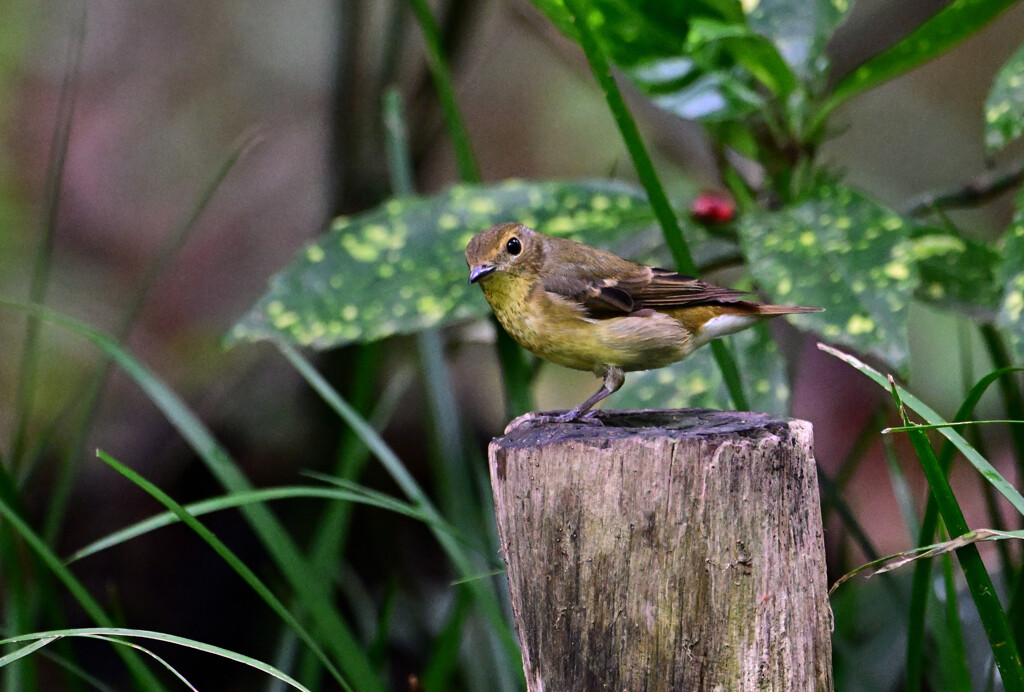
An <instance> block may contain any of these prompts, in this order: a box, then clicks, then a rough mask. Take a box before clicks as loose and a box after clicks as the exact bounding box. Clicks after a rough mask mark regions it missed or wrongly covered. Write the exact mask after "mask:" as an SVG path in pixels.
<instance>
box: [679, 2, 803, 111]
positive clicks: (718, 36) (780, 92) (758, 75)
mask: <svg viewBox="0 0 1024 692" xmlns="http://www.w3.org/2000/svg"><path fill="white" fill-rule="evenodd" d="M686 51H687V53H688V54H691V55H697V56H701V60H702V61H703V62H705V63H706V64H707V67H708V68H711V67H712V65H713V64H714V63H715V62H725V63H726V64H728V62H729V60H728V59H731V60H732V61H735V62H736V63H737V64H739V65H742V66H743V68H744V69H746V70H747V72H749V73H750V74H751V75H752V76H753V77H754V78H755V79H756V80H757V81H758V82H760V83H761V84H762V85H763V86H764V87H766V88H767V89H768V90H769V91H771V92H772V93H773V94H775V95H776V96H780V97H784V96H786V95H787V94H789V93H790V92H791V91H793V88H794V87H795V86H796V78H795V77H794V76H793V72H792V70H790V69H789V66H788V65H787V64H786V62H785V61H784V60H783V59H782V56H781V55H779V52H778V50H776V48H775V45H774V44H772V42H771V41H769V40H768V39H766V38H765V37H764V36H761V35H760V34H757V33H755V32H753V31H751V30H750V28H749V27H748V26H746V25H745V24H727V23H724V22H719V21H714V20H709V19H703V18H698V19H695V20H694V21H693V23H692V24H691V26H690V33H689V35H688V36H687V37H686ZM720 55H721V57H720ZM723 58H726V59H723ZM709 71H710V69H709Z"/></svg>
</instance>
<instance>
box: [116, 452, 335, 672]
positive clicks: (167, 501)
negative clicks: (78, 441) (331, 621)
mask: <svg viewBox="0 0 1024 692" xmlns="http://www.w3.org/2000/svg"><path fill="white" fill-rule="evenodd" d="M96 456H98V457H99V458H100V459H102V460H103V461H104V462H105V463H106V464H107V465H108V466H110V467H111V468H113V469H114V470H115V471H117V472H118V473H120V474H121V475H122V476H124V477H125V478H127V479H128V480H130V481H131V482H132V483H134V484H135V485H137V486H139V487H140V488H142V489H143V490H144V491H146V493H148V494H149V495H150V496H152V497H153V498H154V499H155V500H156V501H157V502H159V503H160V504H162V505H163V506H164V507H166V508H167V509H168V510H170V511H171V513H172V514H174V515H175V516H176V517H177V518H178V520H179V521H181V522H184V523H185V525H186V526H188V527H189V528H190V529H192V530H193V531H194V532H195V533H196V534H198V536H199V537H200V538H202V539H203V540H204V541H205V542H206V544H207V545H209V546H210V547H211V548H213V550H214V552H215V553H217V556H218V557H220V559H221V560H223V561H224V562H226V563H227V564H228V566H229V567H230V568H231V569H233V570H234V571H235V573H236V574H238V576H240V577H241V578H242V580H243V581H245V583H246V584H248V585H249V587H250V588H251V589H252V590H253V591H255V592H256V594H257V595H258V596H259V597H260V598H262V599H263V602H264V603H266V604H267V605H268V606H270V609H271V610H273V611H274V612H275V613H277V615H278V617H280V618H281V619H282V620H284V622H285V623H286V624H287V625H288V626H289V627H291V628H292V630H294V631H295V633H296V634H297V635H298V636H299V637H300V638H301V639H302V641H303V642H305V644H306V646H308V647H309V648H310V649H311V650H312V651H313V652H314V653H315V654H316V656H317V658H319V659H320V662H321V663H322V664H323V666H324V668H326V669H327V671H328V672H330V674H331V676H332V677H333V678H334V679H335V680H336V681H337V682H338V684H339V685H341V686H342V688H344V689H346V690H349V692H352V687H351V686H350V685H349V684H348V681H347V680H345V678H344V677H343V676H342V674H341V672H340V671H339V670H338V669H337V668H336V667H335V666H334V664H333V663H331V661H330V659H329V658H327V654H325V653H324V652H323V650H322V649H321V648H320V645H319V644H317V642H316V640H314V639H313V637H312V635H310V634H309V632H307V631H306V628H305V627H303V626H302V624H301V623H300V622H299V621H298V620H297V619H296V618H295V616H294V615H292V614H291V612H289V610H288V609H287V608H285V607H284V604H283V603H281V601H280V600H278V598H277V596H275V595H274V593H273V592H272V591H271V590H270V589H268V588H267V587H266V585H264V584H263V582H262V581H261V580H260V578H259V577H257V576H256V573H255V572H253V571H252V570H251V569H249V566H248V565H246V564H245V563H244V562H242V560H241V559H239V558H238V556H237V555H235V553H234V552H233V551H232V550H231V549H230V548H228V547H227V546H226V545H225V544H224V543H223V541H221V540H220V539H219V538H217V536H216V535H214V533H213V532H212V531H210V530H209V529H208V528H206V527H205V526H204V525H203V524H202V523H200V522H199V520H198V519H196V518H195V517H193V516H192V515H191V514H189V513H188V510H186V509H185V508H184V507H182V506H181V505H180V504H178V502H177V501H176V500H174V498H172V497H171V496H170V495H168V494H167V493H165V492H164V491H163V490H161V489H160V488H158V487H157V486H155V485H154V484H153V483H151V482H149V481H148V480H147V479H146V478H144V477H143V476H142V475H141V474H139V473H137V472H136V471H134V470H132V469H130V468H128V467H127V466H125V465H124V464H122V463H121V462H119V461H118V460H117V459H115V458H114V457H112V456H110V455H109V454H107V453H106V452H104V451H102V450H98V451H97V452H96Z"/></svg>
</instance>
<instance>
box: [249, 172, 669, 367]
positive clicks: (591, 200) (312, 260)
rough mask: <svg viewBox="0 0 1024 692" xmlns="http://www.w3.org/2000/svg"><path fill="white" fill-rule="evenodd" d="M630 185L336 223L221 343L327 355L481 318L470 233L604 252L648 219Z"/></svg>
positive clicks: (475, 192) (388, 208)
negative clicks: (516, 228)
mask: <svg viewBox="0 0 1024 692" xmlns="http://www.w3.org/2000/svg"><path fill="white" fill-rule="evenodd" d="M652 219H653V215H652V212H651V209H650V206H649V205H648V203H647V199H646V197H645V196H644V195H643V193H642V192H640V191H639V190H637V188H635V187H632V186H629V185H624V184H620V183H615V182H608V181H584V182H570V183H562V182H550V183H533V182H523V181H518V180H511V181H506V182H503V183H499V184H494V185H456V186H454V187H452V188H450V189H449V190H447V191H446V192H443V193H441V194H439V195H436V196H433V197H412V198H403V199H393V200H391V201H389V202H387V203H385V204H384V205H383V206H381V207H378V208H376V209H373V210H371V211H368V212H366V213H363V214H360V215H358V216H353V217H348V218H344V217H343V218H339V219H337V220H335V222H334V223H333V224H332V226H331V229H330V230H329V231H328V232H327V233H326V234H324V235H323V236H321V237H320V238H319V239H318V240H317V241H316V242H314V243H312V244H310V245H308V246H307V247H306V248H305V249H303V250H302V251H301V252H299V253H298V255H297V256H296V257H295V258H294V259H293V260H292V262H291V263H290V264H289V265H288V266H287V267H285V268H284V269H283V270H282V271H281V272H280V273H278V274H277V275H276V276H275V277H274V278H273V279H272V280H271V285H270V290H269V291H268V292H267V293H266V294H265V295H264V296H263V297H262V298H260V300H259V301H258V302H257V303H256V305H255V307H253V308H252V310H251V311H250V312H249V314H248V315H246V316H245V317H244V318H243V319H242V320H241V321H240V322H239V323H238V324H237V325H235V327H234V328H233V329H232V331H231V333H230V335H229V340H230V341H239V340H243V339H246V340H250V341H255V340H258V339H267V338H272V339H280V340H284V341H286V342H290V343H296V344H299V345H303V346H314V347H316V348H322V349H326V348H333V347H335V346H340V345H343V344H347V343H352V342H363V341H374V340H376V339H382V338H384V337H387V336H391V335H392V334H402V333H409V332H413V331H416V330H419V329H426V328H429V327H436V326H439V325H443V324H446V323H448V322H452V321H454V320H458V319H464V318H468V317H478V316H482V315H485V314H487V310H488V309H487V303H486V302H485V301H484V299H483V296H482V295H481V293H480V291H479V290H478V289H476V287H475V286H470V285H469V284H468V274H467V269H466V260H465V254H464V253H465V249H466V244H467V243H468V242H469V240H470V238H472V237H473V236H474V235H475V234H476V233H478V232H480V231H482V230H484V229H486V228H487V227H489V226H491V225H494V224H496V223H500V222H503V221H509V220H516V221H520V222H522V223H524V224H526V225H527V226H530V227H531V228H534V229H536V230H538V231H541V232H543V233H548V234H551V235H558V236H564V237H569V238H573V239H576V240H584V241H586V242H587V243H589V244H591V245H597V246H607V245H610V244H611V243H613V242H614V241H615V240H616V239H619V238H623V237H626V236H628V235H630V234H632V233H635V232H636V231H637V230H638V229H639V228H641V227H643V226H647V225H649V224H650V223H651V222H652Z"/></svg>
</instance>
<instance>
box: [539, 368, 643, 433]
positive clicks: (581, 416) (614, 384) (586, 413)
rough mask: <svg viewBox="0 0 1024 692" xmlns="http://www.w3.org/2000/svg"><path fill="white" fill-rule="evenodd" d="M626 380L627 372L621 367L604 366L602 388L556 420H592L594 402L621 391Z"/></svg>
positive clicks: (562, 421) (563, 421) (565, 421)
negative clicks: (620, 388)
mask: <svg viewBox="0 0 1024 692" xmlns="http://www.w3.org/2000/svg"><path fill="white" fill-rule="evenodd" d="M625 381H626V374H625V373H624V372H622V370H621V369H620V368H617V367H615V366H614V365H606V366H605V367H604V383H603V384H602V385H601V388H600V389H598V390H597V391H596V392H594V395H593V396H592V397H590V398H589V399H587V400H586V401H584V402H583V403H582V404H580V405H579V406H577V407H576V408H574V409H573V410H571V411H567V412H566V413H563V414H562V415H560V416H558V417H557V418H556V419H555V420H557V421H558V422H559V423H569V422H571V421H575V420H591V416H592V415H593V412H592V411H590V409H591V408H593V406H594V404H596V403H597V402H599V401H601V400H602V399H604V398H605V397H606V396H609V395H610V394H614V393H615V392H617V391H619V387H621V386H622V383H623V382H625Z"/></svg>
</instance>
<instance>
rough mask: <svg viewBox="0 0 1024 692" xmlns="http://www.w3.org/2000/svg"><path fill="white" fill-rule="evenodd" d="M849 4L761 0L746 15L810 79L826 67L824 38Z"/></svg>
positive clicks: (825, 0)
mask: <svg viewBox="0 0 1024 692" xmlns="http://www.w3.org/2000/svg"><path fill="white" fill-rule="evenodd" d="M850 5H851V3H850V2H849V0H760V2H757V3H756V4H755V6H754V7H753V9H751V11H750V13H749V14H748V15H747V18H748V20H749V22H750V26H751V28H752V29H753V30H754V31H756V32H757V33H759V34H762V35H763V36H767V37H768V38H769V39H771V41H772V43H774V44H775V46H776V48H778V51H779V53H780V54H781V56H782V59H783V60H785V61H786V63H787V64H788V65H789V66H790V67H792V68H793V70H794V71H795V72H796V73H797V74H798V75H799V76H800V77H801V78H803V79H811V78H813V77H815V76H818V75H821V74H823V73H824V72H825V70H826V69H827V67H828V60H827V58H826V55H825V42H826V41H827V40H828V38H829V37H830V36H831V35H832V32H833V31H835V29H836V27H837V26H839V24H841V23H842V21H843V20H844V19H845V18H846V15H847V14H848V13H849V11H850Z"/></svg>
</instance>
